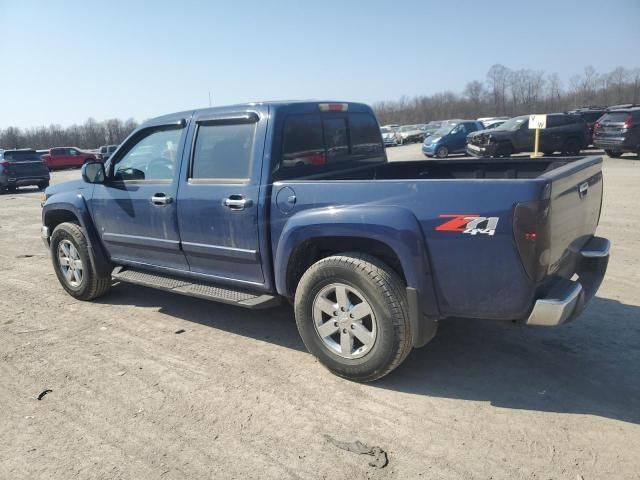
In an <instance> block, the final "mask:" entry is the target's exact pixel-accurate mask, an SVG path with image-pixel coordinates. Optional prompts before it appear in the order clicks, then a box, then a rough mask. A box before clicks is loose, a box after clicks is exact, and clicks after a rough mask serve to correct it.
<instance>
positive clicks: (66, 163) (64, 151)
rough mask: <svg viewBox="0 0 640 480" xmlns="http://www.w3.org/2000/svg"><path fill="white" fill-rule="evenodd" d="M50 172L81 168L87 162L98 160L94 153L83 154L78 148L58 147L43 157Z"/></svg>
mask: <svg viewBox="0 0 640 480" xmlns="http://www.w3.org/2000/svg"><path fill="white" fill-rule="evenodd" d="M42 159H43V160H44V161H45V163H46V164H47V166H48V167H49V169H50V170H53V169H55V168H68V167H81V166H82V165H83V164H84V162H86V161H87V160H98V157H97V156H96V155H95V154H93V153H87V152H83V151H82V150H80V149H79V148H76V147H58V148H52V149H50V150H49V153H47V154H45V155H42Z"/></svg>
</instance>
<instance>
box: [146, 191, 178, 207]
mask: <svg viewBox="0 0 640 480" xmlns="http://www.w3.org/2000/svg"><path fill="white" fill-rule="evenodd" d="M172 201H173V198H171V197H168V196H166V195H165V194H164V193H156V194H154V195H153V197H151V203H153V204H154V205H169V204H170V203H171V202H172Z"/></svg>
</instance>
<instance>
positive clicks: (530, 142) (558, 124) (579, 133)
mask: <svg viewBox="0 0 640 480" xmlns="http://www.w3.org/2000/svg"><path fill="white" fill-rule="evenodd" d="M534 140H535V131H534V130H530V129H529V115H522V116H520V117H514V118H512V119H510V120H507V121H506V122H505V123H503V124H502V125H500V126H499V127H498V128H494V129H491V130H482V131H480V132H474V133H472V134H470V135H469V136H468V137H467V148H466V149H467V153H469V154H470V155H474V156H476V157H508V156H509V155H511V154H512V153H520V152H531V151H533V149H534ZM588 144H589V127H587V124H586V123H585V122H584V121H583V120H582V118H581V117H580V116H578V115H570V114H567V113H551V114H548V115H547V128H545V129H542V130H540V151H542V152H543V153H544V154H545V155H551V154H552V153H554V152H562V153H563V154H564V155H578V154H579V153H580V150H582V149H584V148H586V147H587V146H588Z"/></svg>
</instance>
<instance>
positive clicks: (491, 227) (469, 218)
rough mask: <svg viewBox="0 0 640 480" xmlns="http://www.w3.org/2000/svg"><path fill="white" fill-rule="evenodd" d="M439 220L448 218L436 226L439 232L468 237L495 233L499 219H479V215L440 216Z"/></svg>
mask: <svg viewBox="0 0 640 480" xmlns="http://www.w3.org/2000/svg"><path fill="white" fill-rule="evenodd" d="M440 218H448V219H449V220H447V221H446V222H444V223H442V224H440V225H438V226H437V227H436V230H437V231H439V232H459V233H468V234H469V235H477V234H482V235H490V236H493V235H494V234H495V233H496V228H497V227H498V220H500V218H499V217H481V216H480V215H470V214H465V215H440Z"/></svg>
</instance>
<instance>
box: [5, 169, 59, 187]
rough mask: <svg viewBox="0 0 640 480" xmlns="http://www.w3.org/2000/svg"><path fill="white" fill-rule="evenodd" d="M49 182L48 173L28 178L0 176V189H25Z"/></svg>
mask: <svg viewBox="0 0 640 480" xmlns="http://www.w3.org/2000/svg"><path fill="white" fill-rule="evenodd" d="M48 181H49V172H47V173H46V174H42V175H34V176H29V177H18V176H15V177H13V176H11V175H0V186H2V187H10V186H15V187H26V186H28V185H38V184H40V183H43V182H48Z"/></svg>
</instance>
